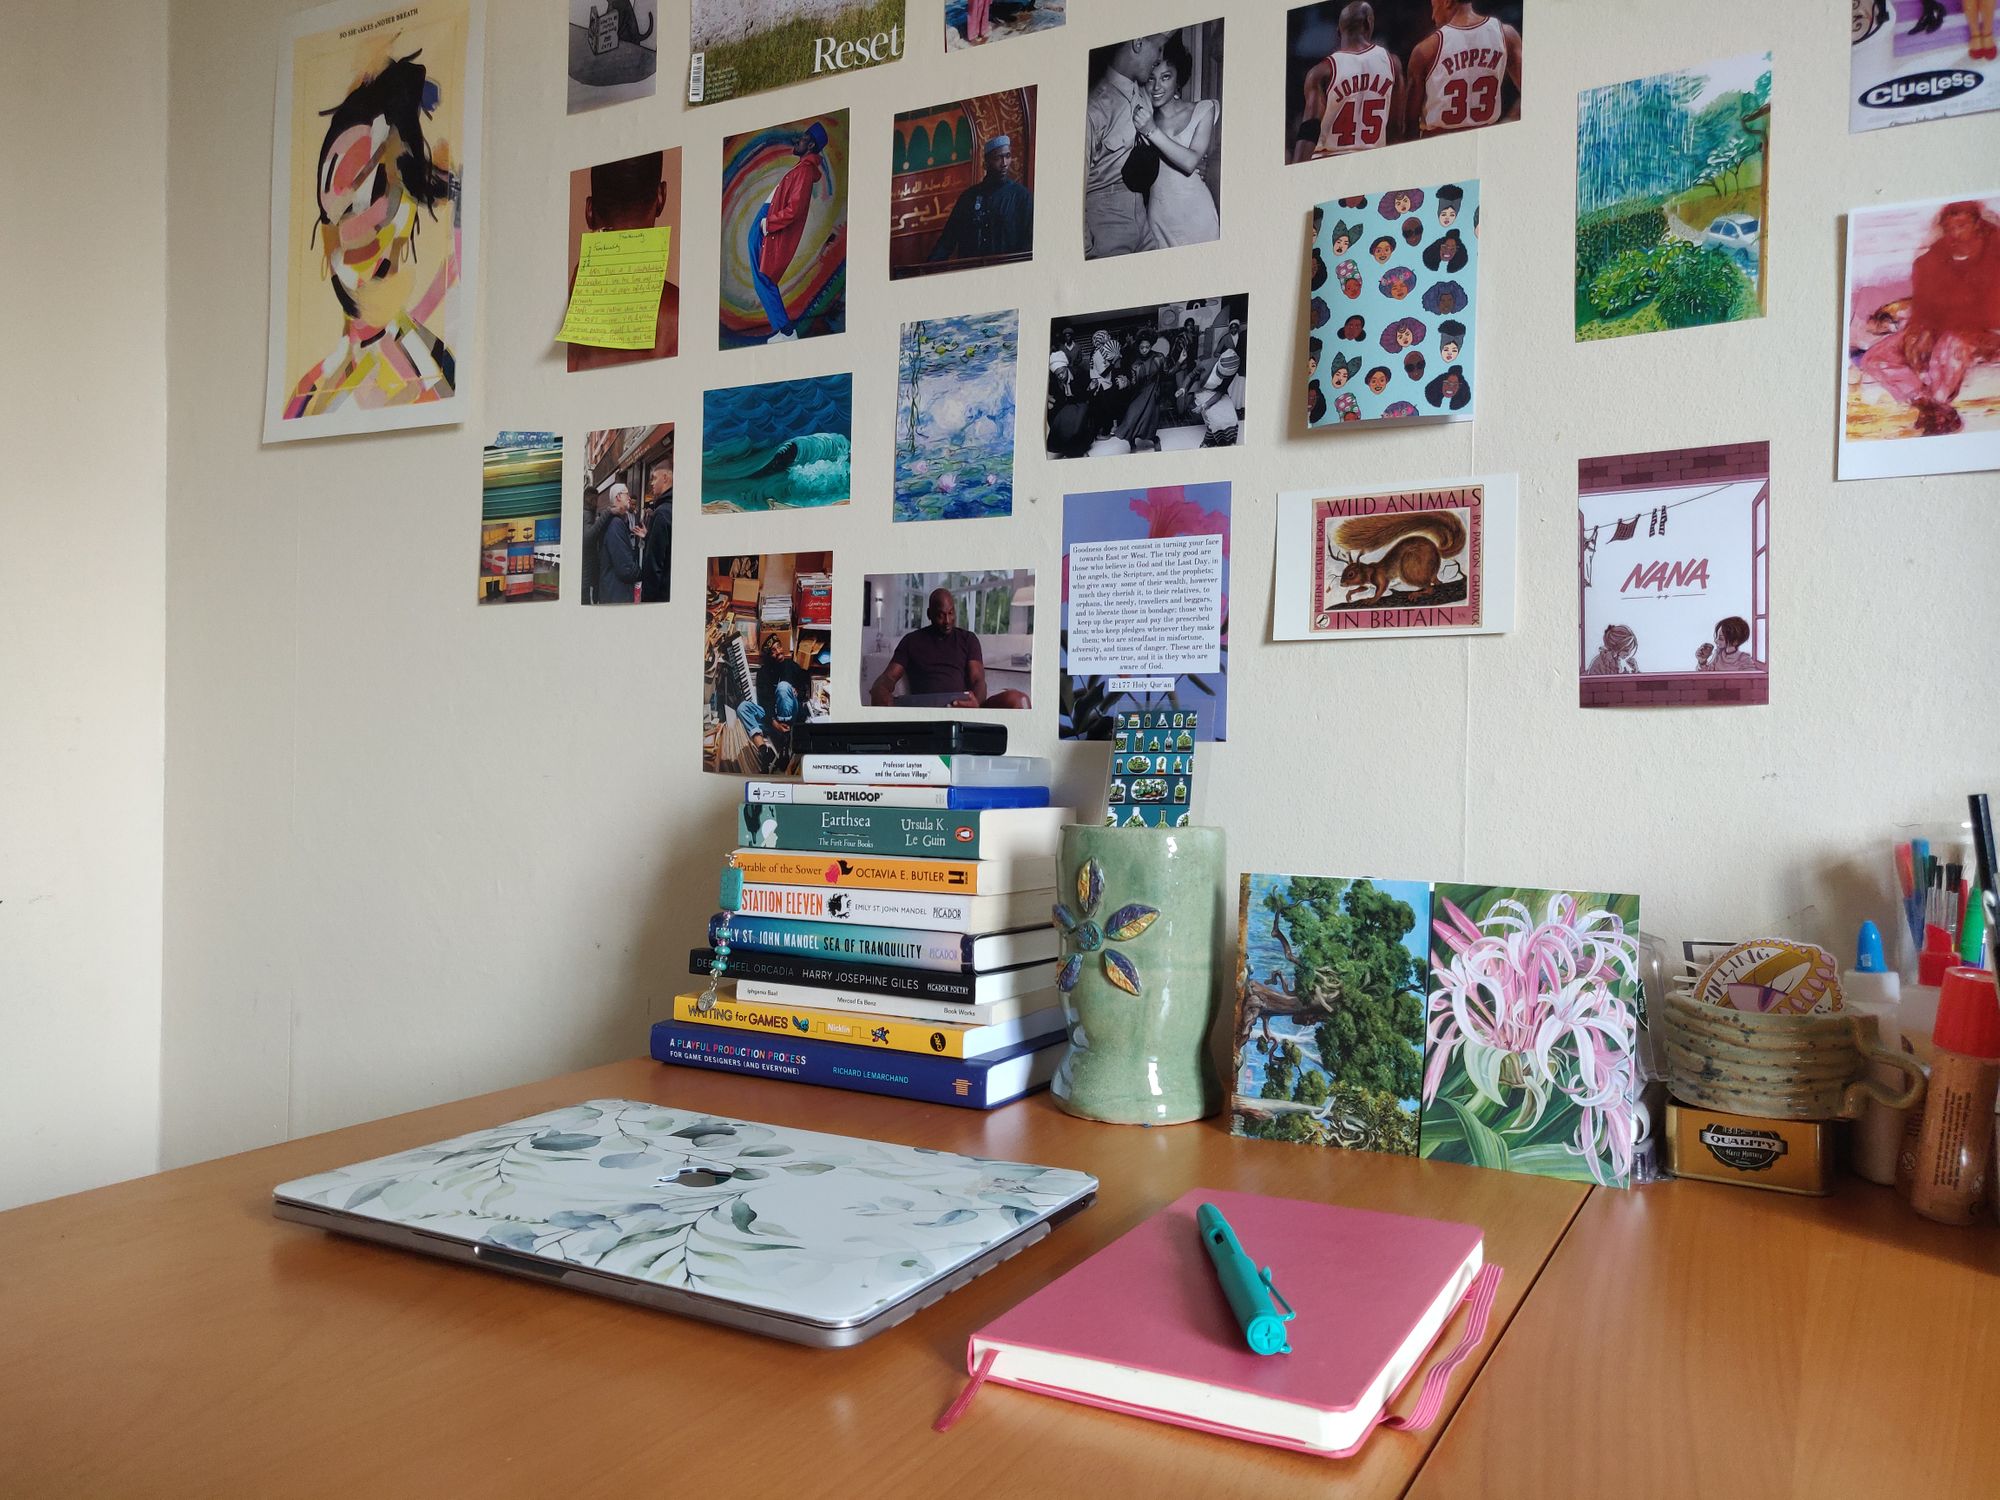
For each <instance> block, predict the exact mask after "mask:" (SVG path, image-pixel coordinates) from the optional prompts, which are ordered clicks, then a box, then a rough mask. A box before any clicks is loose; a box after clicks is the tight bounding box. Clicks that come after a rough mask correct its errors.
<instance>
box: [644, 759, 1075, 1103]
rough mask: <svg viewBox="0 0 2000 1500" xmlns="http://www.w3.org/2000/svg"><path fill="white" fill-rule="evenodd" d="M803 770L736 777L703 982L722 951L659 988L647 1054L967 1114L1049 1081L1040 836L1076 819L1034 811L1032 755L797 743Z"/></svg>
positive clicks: (1045, 866)
mask: <svg viewBox="0 0 2000 1500" xmlns="http://www.w3.org/2000/svg"><path fill="white" fill-rule="evenodd" d="M803 772H804V775H805V778H806V779H805V781H804V782H803V783H796V782H761V781H752V782H750V783H748V784H747V785H746V787H745V789H744V792H745V799H744V802H743V806H742V808H741V809H740V811H739V813H738V829H737V834H738V838H737V843H738V846H739V847H738V848H737V849H736V851H735V853H734V854H733V855H732V856H731V862H732V863H733V865H734V866H735V867H736V869H738V870H739V871H740V872H741V875H742V893H741V895H740V896H739V897H738V898H737V900H736V903H735V909H734V910H729V911H721V912H717V913H716V914H715V916H714V917H713V918H712V919H711V920H710V922H709V929H708V938H709V946H708V947H706V948H698V949H696V950H694V952H693V953H692V954H691V955H690V956H689V970H690V972H691V973H693V974H695V975H697V976H700V977H701V978H702V979H703V980H704V981H705V980H706V979H707V978H708V977H709V976H710V974H711V971H712V968H713V965H714V963H715V960H716V956H717V954H718V953H721V954H722V955H723V976H724V977H723V979H722V980H721V982H720V983H718V984H717V985H716V986H715V992H714V995H713V997H712V998H709V997H707V996H706V995H705V991H706V990H707V988H708V986H707V985H706V984H705V983H704V984H701V985H697V986H694V987H691V988H689V989H688V990H687V991H685V992H684V993H682V994H680V995H679V996H677V997H676V998H675V1000H674V1013H673V1018H672V1019H671V1020H667V1021H662V1022H660V1023H659V1024H658V1025H657V1026H655V1027H654V1028H653V1055H654V1056H655V1057H657V1058H659V1059H660V1060H661V1061H663V1062H672V1063H685V1064H690V1065H693V1066H697V1067H707V1068H719V1069H724V1070H727V1071H732V1072H738V1073H749V1074H755V1075H761V1076H765V1077H774V1078H786V1079H792V1080H795V1081H799V1082H805V1083H819V1084H826V1085H828V1086H831V1087H834V1088H846V1089H858V1090H861V1091H864V1092H867V1093H876V1094H892V1095H897V1096H901V1097H905V1098H911V1099H922V1100H928V1101H931V1102H935V1103H940V1104H956V1105H961V1106H965V1107H967V1108H972V1109H991V1108H993V1107H995V1106H996V1105H1000V1104H1005V1103H1008V1102H1009V1101H1010V1100H1013V1099H1018V1098H1019V1097H1021V1096H1022V1095H1023V1094H1026V1093H1029V1092H1031V1091H1033V1090H1035V1089H1038V1088H1041V1087H1043V1086H1044V1085H1046V1084H1047V1083H1048V1081H1049V1078H1050V1076H1051V1075H1052V1074H1053V1073H1054V1072H1055V1067H1056V1063H1057V1061H1058V1060H1059V1059H1060V1057H1061V1055H1062V1050H1063V1044H1064V1042H1065V1040H1066V1033H1065V1029H1064V1021H1063V1010H1062V1000H1061V997H1060V995H1059V994H1058V993H1057V991H1056V988H1055V976H1056V946H1057V933H1056V930H1055V928H1054V927H1053V926H1052V925H1051V922H1050V915H1049V913H1050V908H1051V906H1052V905H1053V904H1054V902H1055V890H1054V887H1055V859H1056V841H1057V838H1058V835H1059V831H1060V830H1061V828H1062V826H1063V825H1064V824H1065V823H1073V822H1075V821H1076V814H1075V813H1074V812H1073V811H1072V810H1070V809H1069V808H1059V807H1051V806H1049V805H1048V802H1049V792H1048V762H1047V761H1044V760H1035V759H1031V758H1027V757H1021V756H969V755H932V756H918V755H842V756H814V755H808V756H807V757H806V758H805V761H804V764H803ZM1030 781H1032V782H1034V783H1036V784H1032V785H1031V784H1027V783H1029V782H1030ZM995 783H1004V784H995Z"/></svg>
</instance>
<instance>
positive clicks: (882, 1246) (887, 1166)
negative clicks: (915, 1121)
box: [272, 1099, 1097, 1348]
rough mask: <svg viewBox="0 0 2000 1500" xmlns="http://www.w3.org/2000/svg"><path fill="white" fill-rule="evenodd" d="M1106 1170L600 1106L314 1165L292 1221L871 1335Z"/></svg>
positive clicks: (627, 1296) (821, 1342)
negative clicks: (322, 1168) (349, 1162)
mask: <svg viewBox="0 0 2000 1500" xmlns="http://www.w3.org/2000/svg"><path fill="white" fill-rule="evenodd" d="M1096 1192H1097V1179H1096V1178H1094V1177H1091V1176H1089V1175H1088V1174H1086V1173H1083V1172H1073V1171H1069V1170H1067V1169H1065V1168H1061V1167H1038V1166H1033V1165H1031V1164H1029V1163H1026V1162H1012V1161H989V1160H986V1159H984V1158H982V1157H976V1156H958V1155H954V1154H953V1153H951V1152H945V1151H930V1150H925V1149H922V1148H920V1147H915V1146H898V1145H893V1144H890V1143H888V1142H885V1141H870V1140H858V1139H855V1138H852V1137H849V1136H839V1135H822V1134H820V1133H819V1132H817V1131H812V1130H794V1129H791V1128H790V1127H788V1126H782V1125H761V1124H758V1123H756V1122H755V1121H751V1120H733V1119H727V1118H724V1117H721V1116H718V1115H710V1114H703V1113H701V1112H700V1111H696V1110H683V1109H675V1108H672V1107H671V1106H668V1105H661V1104H647V1103H643V1102H640V1101H637V1100H632V1099H593V1100H590V1101H589V1102H588V1103H584V1104H575V1105H571V1106H569V1107H568V1108H566V1109H558V1110H552V1111H550V1112H549V1113H547V1114H540V1115H534V1116H531V1117H530V1118H528V1119H525V1120H515V1121H513V1122H512V1123H511V1124H506V1125H497V1126H494V1127H492V1128H490V1129H486V1130H476V1131H473V1132H472V1133H471V1134H469V1135H462V1136H458V1137H456V1138H454V1139H452V1140H448V1141H439V1142H438V1143H437V1144H436V1145H432V1146H423V1147H419V1148H418V1149H417V1150H414V1151H403V1152H399V1153H397V1154H396V1155H394V1156H384V1157H378V1158H377V1159H375V1160H374V1161H365V1162H359V1163H357V1164H356V1165H354V1166H351V1167H342V1168H340V1169H339V1170H337V1171H332V1172H321V1173H319V1174H317V1175H315V1176H312V1177H301V1178H299V1179H298V1180H297V1181H295V1182H286V1183H281V1184H279V1185H278V1186H277V1187H276V1188H274V1189H273V1190H272V1210H273V1212H275V1213H276V1214H277V1216H278V1217H279V1218H281V1219H289V1220H292V1221H293V1222H295V1223H299V1224H311V1225H316V1226H318V1227H320V1228H322V1229H331V1230H335V1231H338V1232H339V1233H341V1234H349V1235H356V1236H359V1237H360V1238H362V1239H369V1240H376V1241H379V1242H381V1243H382V1244H385V1245H394V1246H397V1247H399V1248H402V1249H407V1250H421V1251H423V1252H425V1253H427V1254H431V1255H438V1256H443V1257H444V1258H445V1259H447V1260H455V1261H460V1262H463V1263H465V1264H468V1265H476V1266H484V1267H486V1268H487V1269H489V1270H495V1271H505V1272H508V1273H510V1274H512V1275H516V1276H523V1277H531V1278H533V1279H535V1280H539V1281H546V1282H551V1283H554V1284H556V1285H558V1286H564V1287H569V1288H572V1289H574V1290H577V1291H586V1292H595V1293H597V1294H598V1295H600V1296H605V1297H616V1298H618V1299H620V1300H621V1301H625V1302H636V1303H638V1304H640V1305H641V1306H644V1307H653V1308H659V1309H661V1310H662V1311H666V1312H676V1313H683V1314H686V1315H688V1316H690V1317H697V1318H704V1319H707V1320H708V1321H710V1322H715V1323H723V1324H727V1325H728V1326H730V1327H732V1328H743V1329H748V1330H750V1331H751V1332H754V1333H762V1334H769V1335H771V1336H772V1337H774V1338H781V1339H788V1340H790V1341H792V1342H794V1343H800V1344H811V1345H815V1346H818V1347H821V1348H842V1347H846V1346H848V1345H852V1344H858V1343H860V1342H862V1341H863V1340H864V1339H868V1338H872V1337H873V1336H874V1335H876V1334H878V1333H880V1332H882V1330H883V1329H885V1328H890V1327H893V1326H894V1325H895V1324H897V1323H900V1322H902V1321H903V1320H905V1319H906V1318H909V1317H911V1316H912V1315H913V1314H915V1313H916V1312H917V1311H918V1310H920V1309H922V1308H925V1307H928V1306H930V1305H931V1304H932V1303H933V1302H936V1301H938V1300H939V1299H940V1298H942V1297H944V1296H945V1295H946V1294H948V1293H950V1292H953V1291H956V1290H957V1289H958V1288H959V1287H961V1286H964V1285H965V1284H966V1283H967V1282H969V1281H971V1280H972V1279H973V1278H974V1277H976V1276H978V1275H980V1274H981V1273H982V1272H985V1271H987V1270H990V1269H991V1268H992V1267H994V1266H997V1265H998V1264H1000V1262H1002V1261H1004V1260H1006V1259H1008V1258H1009V1257H1010V1256H1014V1255H1018V1254H1019V1253H1020V1252H1021V1251H1023V1250H1025V1249H1027V1248H1028V1246H1030V1245H1032V1244H1035V1243H1036V1242H1037V1241H1039V1240H1041V1239H1044V1238H1045V1237H1047V1235H1048V1233H1049V1232H1050V1230H1051V1229H1053V1228H1054V1227H1055V1226H1056V1225H1057V1224H1059V1223H1061V1222H1062V1221H1063V1220H1064V1219H1067V1218H1068V1217H1070V1216H1071V1215H1072V1214H1075V1213H1077V1212H1079V1211H1080V1210H1082V1209H1084V1208H1086V1207H1088V1206H1089V1204H1090V1202H1091V1200H1092V1198H1094V1197H1095V1196H1096Z"/></svg>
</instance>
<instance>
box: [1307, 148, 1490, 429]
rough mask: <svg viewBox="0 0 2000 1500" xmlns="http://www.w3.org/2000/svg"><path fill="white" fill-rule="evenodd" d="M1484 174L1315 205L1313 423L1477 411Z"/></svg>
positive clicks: (1449, 416) (1310, 330)
mask: <svg viewBox="0 0 2000 1500" xmlns="http://www.w3.org/2000/svg"><path fill="white" fill-rule="evenodd" d="M1478 302H1479V184H1478V183H1477V182H1475V181H1467V182H1446V183H1441V184H1439V185H1437V186H1435V187H1400V188H1391V189H1389V191H1387V192H1384V193H1375V194H1359V195H1355V196H1351V197H1346V198H1340V199H1336V200H1335V201H1334V202H1332V203H1322V204H1320V205H1319V207H1317V208H1315V209H1314V210H1313V212H1312V294H1311V300H1310V301H1309V302H1308V304H1307V313H1306V422H1307V424H1308V425H1309V426H1312V427H1333V426H1338V425H1339V424H1340V423H1343V422H1385V421H1386V422H1394V421H1407V420H1409V419H1411V418H1415V417H1432V418H1439V419H1442V420H1445V421H1464V420H1466V419H1467V418H1469V417H1471V416H1473V415H1474V410H1475V408H1474V396H1473V358H1474V354H1475V352H1476V351H1475V349H1474V343H1475V335H1476V334H1477V332H1478V327H1479V319H1478Z"/></svg>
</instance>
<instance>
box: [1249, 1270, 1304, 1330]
mask: <svg viewBox="0 0 2000 1500" xmlns="http://www.w3.org/2000/svg"><path fill="white" fill-rule="evenodd" d="M1257 1279H1258V1280H1259V1281H1261V1282H1263V1283H1264V1289H1265V1290H1266V1291H1268V1292H1269V1293H1270V1294H1271V1295H1272V1296H1273V1297H1276V1298H1277V1299H1278V1306H1280V1307H1282V1308H1283V1309H1284V1310H1285V1321H1286V1322H1287V1323H1289V1322H1291V1321H1292V1319H1293V1318H1295V1317H1297V1316H1298V1314H1297V1313H1295V1312H1293V1311H1292V1304H1291V1303H1289V1302H1287V1301H1286V1300H1285V1294H1284V1293H1283V1292H1281V1291H1279V1290H1278V1285H1277V1283H1276V1282H1274V1281H1272V1280H1271V1268H1270V1267H1269V1266H1266V1267H1264V1269H1263V1270H1261V1271H1259V1272H1258V1273H1257Z"/></svg>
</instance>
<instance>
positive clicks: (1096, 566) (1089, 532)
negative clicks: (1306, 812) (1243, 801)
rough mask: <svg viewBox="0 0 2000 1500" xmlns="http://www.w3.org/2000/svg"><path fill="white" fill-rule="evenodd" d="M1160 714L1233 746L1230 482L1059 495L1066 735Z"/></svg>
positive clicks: (1092, 733)
mask: <svg viewBox="0 0 2000 1500" xmlns="http://www.w3.org/2000/svg"><path fill="white" fill-rule="evenodd" d="M1158 709H1167V710H1169V711H1172V710H1174V709H1182V710H1185V709H1194V710H1196V711H1198V712H1199V714H1200V716H1201V719H1200V727H1199V729H1198V731H1197V734H1196V738H1198V739H1204V740H1225V739H1227V738H1229V732H1228V731H1229V485H1228V484H1227V482H1222V483H1210V484H1187V485H1179V484H1176V485H1161V486H1158V487H1156V488H1153V489H1125V490H1099V491H1096V492H1095V493H1092V494H1084V495H1065V496H1064V497H1063V571H1062V708H1061V714H1060V718H1059V721H1058V722H1059V724H1060V728H1061V735H1062V738H1063V739H1066V740H1108V739H1110V738H1111V737H1112V733H1113V731H1114V729H1115V728H1116V724H1117V718H1118V715H1119V714H1121V713H1133V712H1145V711H1148V710H1158Z"/></svg>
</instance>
